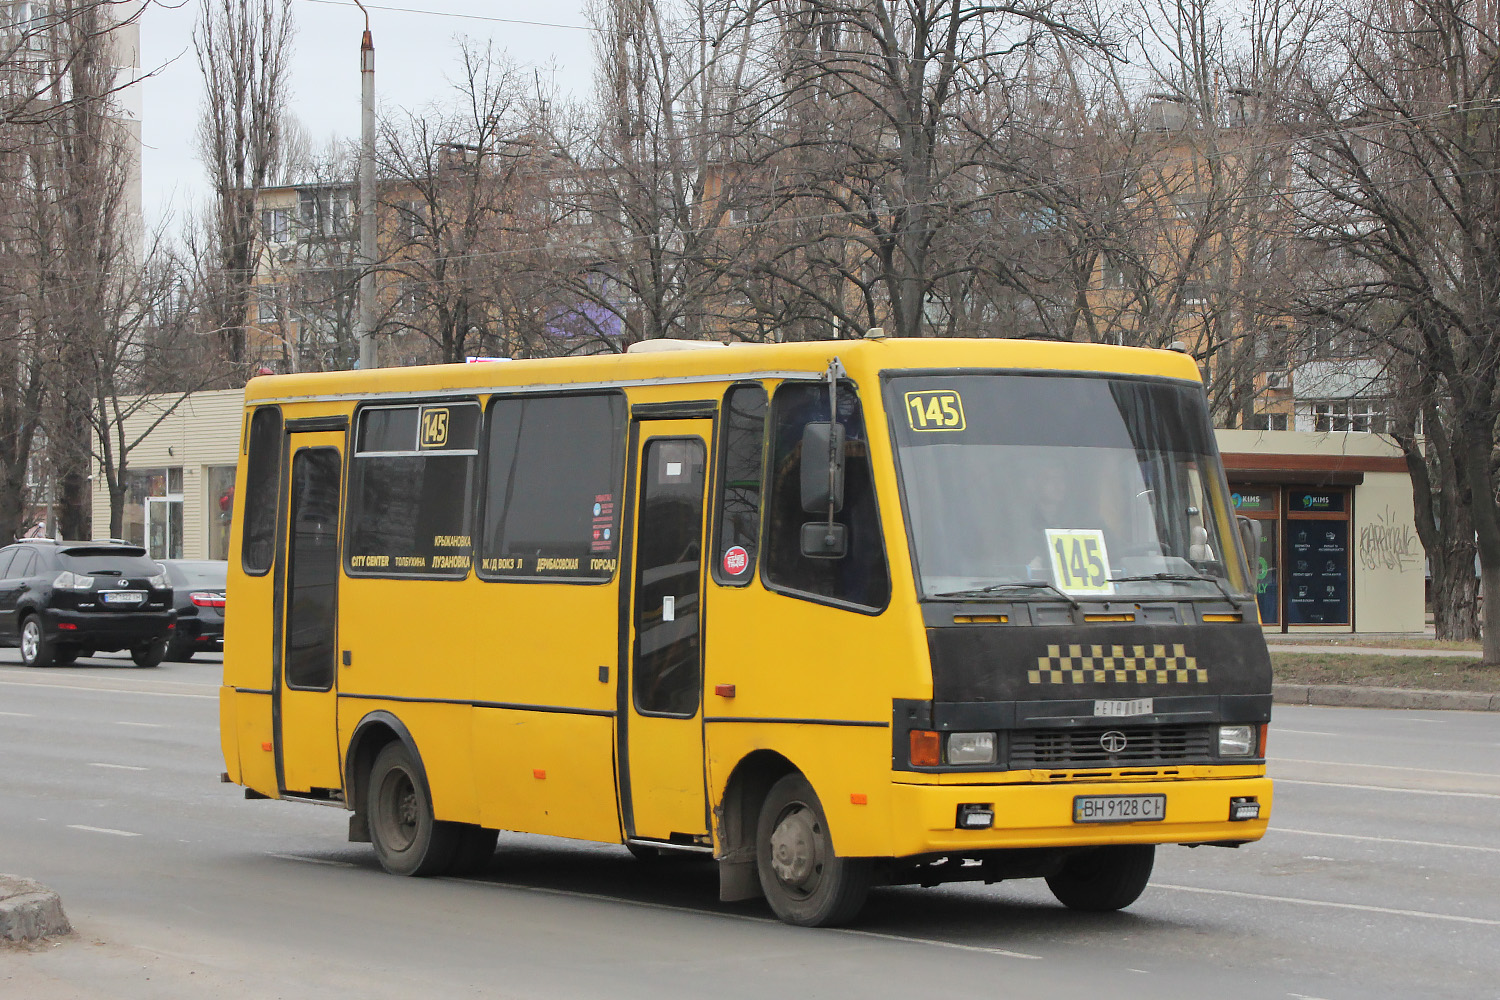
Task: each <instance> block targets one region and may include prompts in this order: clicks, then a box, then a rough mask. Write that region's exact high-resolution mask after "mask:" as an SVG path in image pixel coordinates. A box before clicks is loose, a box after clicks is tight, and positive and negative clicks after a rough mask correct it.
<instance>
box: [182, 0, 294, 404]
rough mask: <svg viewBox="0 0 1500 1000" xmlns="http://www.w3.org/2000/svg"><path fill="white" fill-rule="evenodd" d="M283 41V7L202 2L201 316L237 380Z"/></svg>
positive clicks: (280, 2)
mask: <svg viewBox="0 0 1500 1000" xmlns="http://www.w3.org/2000/svg"><path fill="white" fill-rule="evenodd" d="M291 43H292V13H291V0H205V2H204V4H203V7H202V13H201V15H200V17H199V19H198V24H197V27H196V29H195V31H194V34H193V46H194V49H195V50H196V52H197V55H198V68H199V70H200V72H201V74H202V76H203V85H204V104H203V116H202V119H201V121H200V122H199V128H198V143H199V154H200V155H201V156H202V158H203V162H204V164H205V165H206V166H207V168H208V175H209V183H210V185H211V187H212V190H213V197H214V205H213V223H212V226H211V228H210V237H211V239H212V251H213V261H212V263H213V268H212V271H211V273H210V275H209V276H208V277H209V278H210V279H211V281H210V283H209V284H208V288H209V290H210V291H211V293H212V294H211V296H210V298H209V300H208V301H207V303H206V307H205V309H206V313H205V314H206V317H207V318H209V319H210V320H211V322H212V323H213V328H214V329H215V330H217V331H218V332H219V334H220V336H221V339H222V340H223V344H224V356H225V360H226V361H227V362H228V364H229V365H230V367H231V368H232V369H233V370H234V371H235V372H237V373H240V374H243V371H242V370H243V368H244V366H245V363H246V355H245V346H246V339H245V324H246V319H247V314H248V308H249V304H250V296H251V291H250V288H251V285H252V283H253V281H254V276H255V264H256V254H257V250H258V230H257V225H256V222H257V219H256V202H257V198H258V196H259V194H260V192H261V190H262V189H264V188H265V186H266V184H267V182H268V181H269V180H271V179H272V178H273V177H274V175H275V173H276V170H277V167H278V164H279V162H280V159H281V152H282V127H283V116H284V114H285V106H286V87H287V73H288V68H287V66H288V59H289V57H290V54H291Z"/></svg>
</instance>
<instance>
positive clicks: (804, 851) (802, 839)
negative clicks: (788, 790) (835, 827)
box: [771, 809, 822, 888]
mask: <svg viewBox="0 0 1500 1000" xmlns="http://www.w3.org/2000/svg"><path fill="white" fill-rule="evenodd" d="M818 833H819V831H818V824H817V820H816V817H814V816H813V815H812V813H810V812H809V811H808V810H806V809H798V810H796V811H794V812H790V813H788V814H787V815H785V816H783V817H782V818H781V822H779V823H777V824H776V829H775V831H774V832H772V834H771V868H772V869H773V870H774V871H775V872H776V877H777V878H778V879H780V880H781V881H782V882H783V883H784V884H786V885H790V886H796V887H798V888H806V887H807V886H808V884H809V883H810V882H812V881H814V880H815V878H816V876H817V874H818V871H819V870H820V869H821V868H822V865H821V864H820V863H819V859H818Z"/></svg>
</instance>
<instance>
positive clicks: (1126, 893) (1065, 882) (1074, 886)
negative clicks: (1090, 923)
mask: <svg viewBox="0 0 1500 1000" xmlns="http://www.w3.org/2000/svg"><path fill="white" fill-rule="evenodd" d="M1155 861H1156V845H1155V844H1112V845H1110V846H1108V847H1094V848H1090V849H1089V850H1087V851H1084V852H1082V853H1080V854H1075V855H1074V856H1073V857H1071V858H1069V859H1068V860H1067V861H1066V862H1064V864H1063V866H1062V868H1061V869H1059V870H1058V871H1057V872H1056V873H1054V874H1052V875H1048V876H1047V888H1049V889H1051V890H1052V895H1054V896H1056V897H1057V901H1058V902H1059V903H1061V904H1063V905H1064V906H1066V907H1067V908H1068V909H1070V910H1088V911H1092V912H1095V913H1102V912H1105V911H1108V910H1120V909H1124V908H1125V907H1127V906H1129V905H1130V904H1131V903H1134V902H1135V901H1136V900H1137V899H1139V898H1140V896H1141V893H1142V892H1144V891H1145V890H1146V883H1147V882H1149V881H1150V880H1151V867H1152V865H1153V864H1154V863H1155Z"/></svg>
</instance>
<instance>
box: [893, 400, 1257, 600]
mask: <svg viewBox="0 0 1500 1000" xmlns="http://www.w3.org/2000/svg"><path fill="white" fill-rule="evenodd" d="M886 391H887V394H888V395H887V406H888V408H889V410H890V412H891V413H892V425H893V427H894V430H895V433H896V448H897V454H898V466H899V470H900V479H901V485H902V493H903V497H904V503H905V510H906V517H907V521H908V523H909V525H910V531H911V536H912V541H913V544H914V552H913V555H914V557H915V558H914V562H915V564H916V568H917V576H918V585H919V588H920V590H921V592H922V595H923V597H924V598H925V599H928V600H932V599H962V598H970V597H994V598H996V599H1004V600H1012V599H1017V598H1019V599H1023V600H1029V599H1039V600H1064V599H1066V600H1069V601H1075V602H1076V601H1077V600H1079V599H1081V598H1089V599H1093V598H1104V599H1113V598H1115V597H1119V598H1122V599H1136V598H1153V597H1154V598H1174V597H1175V598H1188V597H1212V596H1219V597H1221V598H1222V597H1226V596H1230V595H1245V594H1248V593H1249V588H1248V586H1247V583H1246V580H1247V574H1246V572H1245V569H1244V566H1243V564H1242V562H1241V558H1240V555H1239V549H1238V547H1237V546H1236V544H1235V538H1234V536H1233V534H1232V532H1234V530H1235V529H1234V527H1233V525H1234V518H1233V512H1232V511H1231V510H1229V509H1228V507H1227V504H1226V498H1225V496H1224V488H1223V485H1222V478H1221V474H1220V472H1219V463H1218V460H1217V457H1216V451H1215V447H1214V443H1213V432H1212V430H1211V428H1210V424H1209V420H1208V414H1207V410H1206V407H1205V405H1204V400H1203V393H1202V390H1201V388H1200V387H1198V386H1197V385H1191V384H1187V383H1182V382H1169V381H1159V380H1155V381H1154V380H1145V379H1139V378H1124V377H1096V376H1082V375H1046V374H1036V375H1017V374H978V375H899V376H895V377H892V378H891V379H889V381H888V383H887V390H886ZM1232 599H1233V600H1234V601H1235V602H1236V603H1238V602H1239V600H1240V598H1239V597H1238V596H1236V597H1234V598H1232Z"/></svg>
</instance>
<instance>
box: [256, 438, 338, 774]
mask: <svg viewBox="0 0 1500 1000" xmlns="http://www.w3.org/2000/svg"><path fill="white" fill-rule="evenodd" d="M287 443H288V447H287V448H286V450H285V451H284V452H283V454H289V455H290V456H291V475H290V476H288V477H285V479H284V481H285V482H287V484H288V485H287V496H286V497H285V502H284V503H283V504H282V508H281V510H282V518H281V540H282V543H283V545H284V546H285V547H284V548H283V549H282V556H283V558H281V559H278V560H277V561H276V593H277V594H278V595H280V597H279V600H278V602H277V603H278V607H277V612H278V614H277V615H276V618H275V637H274V640H273V641H274V643H275V646H274V649H275V653H276V661H277V662H276V665H275V689H274V695H275V700H274V702H273V723H274V726H275V732H276V766H277V772H278V778H279V780H280V785H281V790H282V791H286V792H311V791H312V790H314V789H338V788H341V787H342V786H343V778H342V774H341V769H340V767H339V742H338V732H337V718H338V711H337V708H338V706H337V699H338V691H337V683H336V681H337V679H338V678H337V666H336V663H337V660H336V657H337V655H338V582H339V481H340V479H341V476H342V472H343V451H344V435H343V434H342V433H341V432H337V431H320V432H316V433H292V434H289V435H288V437H287Z"/></svg>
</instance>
